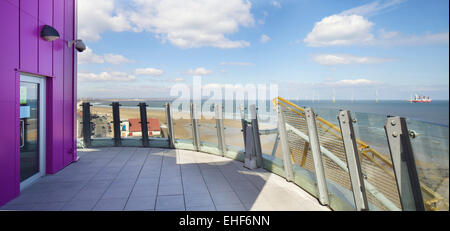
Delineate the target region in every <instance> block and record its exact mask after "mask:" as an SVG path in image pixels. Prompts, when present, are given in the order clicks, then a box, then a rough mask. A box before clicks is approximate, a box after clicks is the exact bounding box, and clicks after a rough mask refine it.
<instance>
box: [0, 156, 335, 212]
mask: <svg viewBox="0 0 450 231" xmlns="http://www.w3.org/2000/svg"><path fill="white" fill-rule="evenodd" d="M78 155H79V156H80V160H79V161H78V162H75V163H73V164H71V165H69V166H68V167H66V168H65V169H63V170H62V171H60V172H59V173H57V174H55V175H49V176H45V177H43V178H41V179H40V180H39V181H38V182H37V183H35V184H33V185H31V186H30V187H29V188H27V189H25V190H24V191H23V192H22V193H21V195H20V196H19V197H18V198H16V199H15V200H13V201H11V202H9V203H8V204H6V205H4V206H3V207H0V210H39V211H44V210H47V211H48V210H49V211H79V210H82V211H91V210H93V211H110V210H113V211H122V210H125V211H144V210H145V211H153V210H154V211H164V210H166V211H167V210H169V211H185V210H186V211H194V210H202V211H205V210H206V211H216V210H218V211H226V210H239V211H244V210H252V211H254V210H300V211H312V210H319V211H327V210H330V209H329V208H328V207H325V206H321V205H320V204H319V203H318V201H317V199H316V198H314V197H313V196H311V195H310V194H308V193H306V192H305V191H303V190H302V189H301V188H299V187H297V186H296V185H295V184H293V183H289V182H287V181H286V180H285V179H284V178H282V177H280V176H278V175H275V174H273V173H271V172H268V171H266V170H263V169H255V170H248V169H247V168H244V167H243V163H242V162H239V161H235V160H231V159H229V158H225V157H221V156H216V155H210V154H206V153H200V152H194V151H187V150H178V149H160V148H140V147H107V148H86V149H79V150H78Z"/></svg>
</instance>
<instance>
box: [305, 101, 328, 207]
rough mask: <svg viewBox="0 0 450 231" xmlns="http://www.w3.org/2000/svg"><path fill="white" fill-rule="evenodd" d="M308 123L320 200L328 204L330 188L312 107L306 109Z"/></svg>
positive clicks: (323, 203)
mask: <svg viewBox="0 0 450 231" xmlns="http://www.w3.org/2000/svg"><path fill="white" fill-rule="evenodd" d="M305 115H306V123H307V125H308V137H309V144H310V147H311V153H312V156H313V161H314V169H315V171H316V180H317V188H318V189H319V201H320V203H321V204H322V205H328V189H327V183H326V180H325V172H324V170H323V163H322V154H321V152H320V144H319V136H318V134H317V126H316V115H315V114H314V111H313V109H312V108H306V109H305Z"/></svg>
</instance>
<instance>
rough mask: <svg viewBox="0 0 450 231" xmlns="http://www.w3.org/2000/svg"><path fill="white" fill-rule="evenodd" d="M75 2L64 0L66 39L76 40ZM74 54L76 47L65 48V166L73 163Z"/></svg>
mask: <svg viewBox="0 0 450 231" xmlns="http://www.w3.org/2000/svg"><path fill="white" fill-rule="evenodd" d="M73 6H74V0H64V38H65V40H66V41H70V40H73V39H74V36H73V35H74V33H73V29H74V28H73V25H74V9H73ZM73 52H74V47H71V48H68V47H67V46H64V150H63V160H64V165H68V164H69V163H71V162H72V161H73V152H74V150H73V147H74V137H73V135H74V127H73V125H74V121H73V118H74V113H75V112H74V111H73V109H74V105H73V102H74V101H73Z"/></svg>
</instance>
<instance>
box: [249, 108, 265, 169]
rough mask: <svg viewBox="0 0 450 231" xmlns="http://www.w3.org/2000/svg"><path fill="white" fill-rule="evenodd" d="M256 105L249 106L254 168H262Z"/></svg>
mask: <svg viewBox="0 0 450 231" xmlns="http://www.w3.org/2000/svg"><path fill="white" fill-rule="evenodd" d="M256 110H257V109H256V105H255V104H252V105H250V115H251V120H252V128H253V145H254V146H255V155H256V166H258V168H261V167H262V166H263V159H262V151H261V140H260V137H259V126H258V113H257V112H256Z"/></svg>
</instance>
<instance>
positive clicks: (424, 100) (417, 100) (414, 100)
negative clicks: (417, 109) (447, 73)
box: [409, 94, 431, 103]
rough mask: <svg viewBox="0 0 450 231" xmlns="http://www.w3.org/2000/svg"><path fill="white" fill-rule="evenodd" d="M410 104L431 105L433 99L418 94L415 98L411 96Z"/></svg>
mask: <svg viewBox="0 0 450 231" xmlns="http://www.w3.org/2000/svg"><path fill="white" fill-rule="evenodd" d="M409 102H410V103H431V98H430V97H429V96H419V95H417V94H415V95H414V98H413V97H412V96H411V99H410V100H409Z"/></svg>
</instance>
